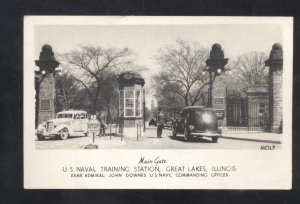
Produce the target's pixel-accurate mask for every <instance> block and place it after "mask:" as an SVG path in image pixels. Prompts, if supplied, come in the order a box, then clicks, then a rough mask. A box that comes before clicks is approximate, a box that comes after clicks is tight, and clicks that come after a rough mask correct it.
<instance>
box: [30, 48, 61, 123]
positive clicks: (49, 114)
mask: <svg viewBox="0 0 300 204" xmlns="http://www.w3.org/2000/svg"><path fill="white" fill-rule="evenodd" d="M35 64H36V66H38V67H39V70H38V71H35V90H36V108H35V111H36V114H35V117H36V121H35V123H36V126H37V125H38V124H40V123H42V122H45V121H47V120H49V119H53V118H54V117H55V113H54V99H55V69H56V68H57V67H58V66H59V62H57V61H56V60H55V58H54V53H53V51H52V47H51V46H50V45H44V46H43V47H42V51H41V52H40V56H39V60H35Z"/></svg>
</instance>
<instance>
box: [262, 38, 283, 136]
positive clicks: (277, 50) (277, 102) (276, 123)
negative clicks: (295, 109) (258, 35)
mask: <svg viewBox="0 0 300 204" xmlns="http://www.w3.org/2000/svg"><path fill="white" fill-rule="evenodd" d="M265 64H266V66H269V103H270V104H269V108H270V110H269V114H270V131H271V132H274V133H281V132H282V122H283V121H282V70H283V51H282V46H281V44H280V43H275V44H274V45H273V47H272V50H271V52H270V57H269V59H268V60H267V61H265Z"/></svg>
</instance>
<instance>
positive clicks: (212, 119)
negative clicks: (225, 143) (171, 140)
mask: <svg viewBox="0 0 300 204" xmlns="http://www.w3.org/2000/svg"><path fill="white" fill-rule="evenodd" d="M172 133H173V137H176V136H177V135H178V134H183V135H184V140H185V141H189V140H191V139H192V138H194V137H209V138H211V140H212V142H217V141H218V138H219V137H220V136H222V131H221V129H219V128H218V120H217V116H216V113H215V111H214V110H213V109H212V108H207V107H204V106H189V107H185V108H183V109H182V111H181V115H180V117H179V118H177V119H176V120H175V121H174V123H173V125H172Z"/></svg>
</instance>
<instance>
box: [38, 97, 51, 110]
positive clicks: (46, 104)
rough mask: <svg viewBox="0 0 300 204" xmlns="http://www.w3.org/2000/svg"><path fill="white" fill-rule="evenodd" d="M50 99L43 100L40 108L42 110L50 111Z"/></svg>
mask: <svg viewBox="0 0 300 204" xmlns="http://www.w3.org/2000/svg"><path fill="white" fill-rule="evenodd" d="M50 104H51V101H50V100H41V105H40V110H41V111H50V110H51V109H50Z"/></svg>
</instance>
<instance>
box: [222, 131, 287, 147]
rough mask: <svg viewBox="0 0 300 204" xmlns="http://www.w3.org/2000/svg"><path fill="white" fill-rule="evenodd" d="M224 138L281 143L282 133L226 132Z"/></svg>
mask: <svg viewBox="0 0 300 204" xmlns="http://www.w3.org/2000/svg"><path fill="white" fill-rule="evenodd" d="M222 138H225V139H233V140H245V141H253V142H267V143H274V144H281V140H282V134H274V133H268V132H251V131H250V132H242V131H240V132H226V133H223V135H222Z"/></svg>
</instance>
